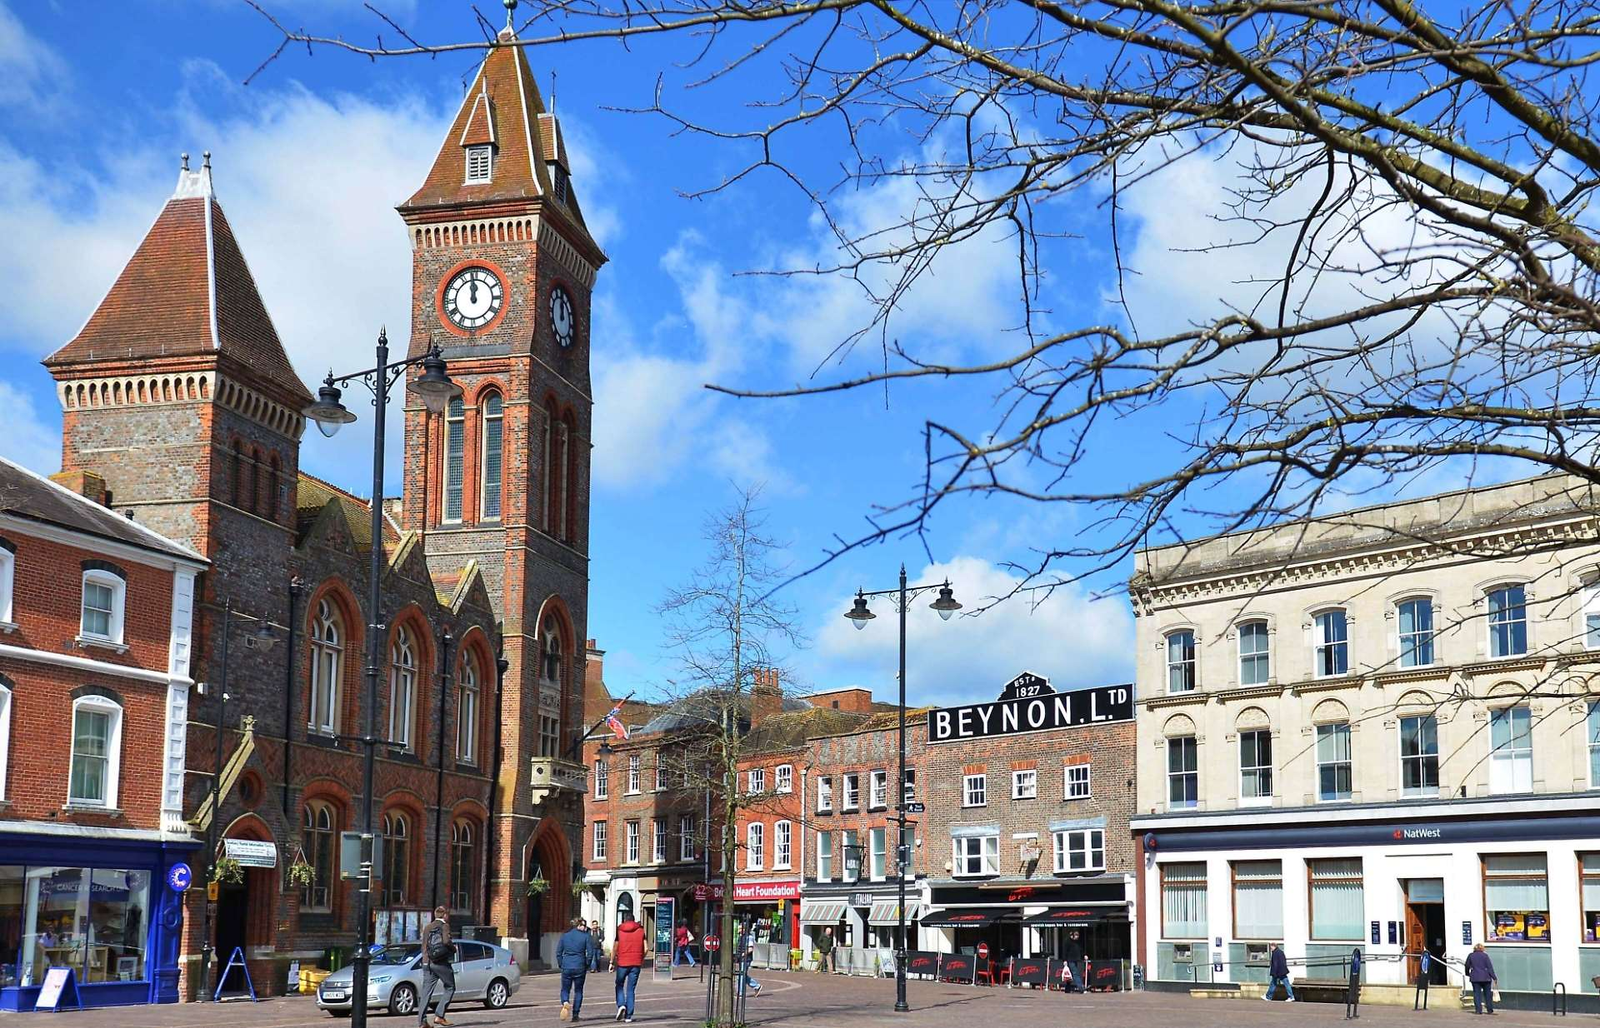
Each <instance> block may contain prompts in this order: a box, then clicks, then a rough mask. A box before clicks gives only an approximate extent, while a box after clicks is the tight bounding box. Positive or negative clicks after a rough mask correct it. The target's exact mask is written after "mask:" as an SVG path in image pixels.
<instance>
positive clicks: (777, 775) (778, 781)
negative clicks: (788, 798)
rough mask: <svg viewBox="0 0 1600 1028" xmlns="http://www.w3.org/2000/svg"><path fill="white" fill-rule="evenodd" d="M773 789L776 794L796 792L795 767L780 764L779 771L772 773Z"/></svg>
mask: <svg viewBox="0 0 1600 1028" xmlns="http://www.w3.org/2000/svg"><path fill="white" fill-rule="evenodd" d="M772 788H773V790H774V791H776V792H780V793H784V792H794V766H793V765H791V764H779V765H778V769H777V770H776V771H774V772H773V773H772Z"/></svg>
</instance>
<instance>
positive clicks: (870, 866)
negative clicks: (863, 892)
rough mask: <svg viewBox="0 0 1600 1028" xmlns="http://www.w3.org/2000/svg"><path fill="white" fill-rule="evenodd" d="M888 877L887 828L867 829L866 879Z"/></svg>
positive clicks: (872, 879) (876, 880)
mask: <svg viewBox="0 0 1600 1028" xmlns="http://www.w3.org/2000/svg"><path fill="white" fill-rule="evenodd" d="M888 877H889V829H888V828H887V827H885V826H882V825H880V826H878V827H877V828H869V829H867V879H868V880H869V881H874V882H881V881H883V880H885V879H886V878H888Z"/></svg>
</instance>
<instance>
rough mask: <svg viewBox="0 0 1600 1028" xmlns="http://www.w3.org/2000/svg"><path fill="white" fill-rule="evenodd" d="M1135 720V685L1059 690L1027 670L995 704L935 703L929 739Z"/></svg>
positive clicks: (982, 736) (954, 739)
mask: <svg viewBox="0 0 1600 1028" xmlns="http://www.w3.org/2000/svg"><path fill="white" fill-rule="evenodd" d="M1132 720H1133V686H1131V685H1100V686H1096V687H1094V688H1093V689H1074V690H1073V691H1071V692H1056V690H1055V689H1054V688H1053V687H1052V686H1051V685H1050V682H1049V681H1048V680H1047V679H1044V678H1041V677H1039V676H1038V675H1035V674H1032V673H1031V672H1027V671H1024V672H1023V673H1022V674H1020V675H1018V676H1017V677H1016V678H1013V679H1012V680H1011V681H1010V682H1009V683H1007V684H1006V687H1005V689H1003V690H1002V691H1001V693H1000V698H999V699H998V700H996V701H994V702H993V703H969V704H967V705H965V706H961V707H939V708H936V709H935V710H934V711H933V713H932V715H931V716H930V717H929V720H928V741H929V742H962V741H964V740H967V739H987V738H989V737H991V736H1002V735H1025V734H1027V733H1029V732H1053V731H1055V730H1057V729H1060V728H1082V727H1084V726H1086V725H1098V724H1106V723H1110V722H1116V721H1132Z"/></svg>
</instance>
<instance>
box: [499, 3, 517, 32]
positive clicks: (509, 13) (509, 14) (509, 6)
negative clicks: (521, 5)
mask: <svg viewBox="0 0 1600 1028" xmlns="http://www.w3.org/2000/svg"><path fill="white" fill-rule="evenodd" d="M501 2H502V3H504V4H505V5H506V27H505V28H503V29H501V30H500V38H501V39H516V38H517V29H516V26H515V25H513V24H511V19H512V18H513V17H514V16H515V15H516V11H517V0H501Z"/></svg>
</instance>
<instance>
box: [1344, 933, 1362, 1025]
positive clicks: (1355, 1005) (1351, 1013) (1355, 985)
mask: <svg viewBox="0 0 1600 1028" xmlns="http://www.w3.org/2000/svg"><path fill="white" fill-rule="evenodd" d="M1352 1018H1353V1019H1355V1020H1357V1021H1359V1020H1361V950H1359V949H1353V950H1351V951H1350V991H1349V992H1348V993H1346V994H1345V997H1344V1019H1345V1020H1346V1021H1349V1020H1351V1019H1352Z"/></svg>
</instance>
